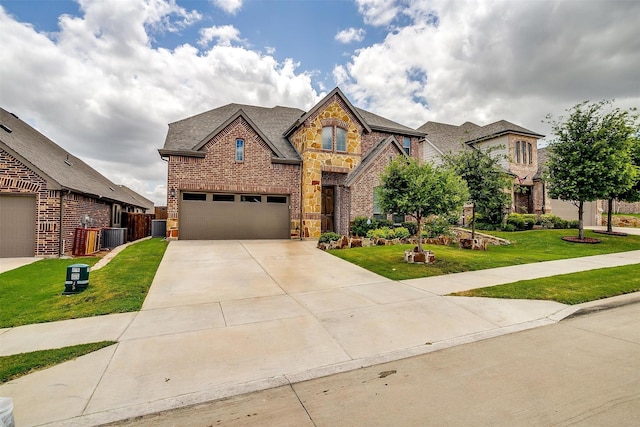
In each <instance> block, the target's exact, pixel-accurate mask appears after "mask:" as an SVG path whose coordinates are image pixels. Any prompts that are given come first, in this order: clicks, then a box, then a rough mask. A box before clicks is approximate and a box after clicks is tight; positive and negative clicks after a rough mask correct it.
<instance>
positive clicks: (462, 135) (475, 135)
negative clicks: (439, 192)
mask: <svg viewBox="0 0 640 427" xmlns="http://www.w3.org/2000/svg"><path fill="white" fill-rule="evenodd" d="M418 131H421V132H424V133H425V134H426V138H425V141H424V143H423V158H424V159H425V160H427V161H433V162H434V163H439V162H440V159H441V156H442V155H443V154H449V153H456V152H458V151H460V150H473V149H475V148H479V149H482V150H486V149H488V148H490V147H496V148H495V149H494V151H493V154H495V155H502V156H503V160H502V162H501V165H502V167H503V168H504V169H505V170H506V171H508V172H509V173H510V174H511V175H512V176H513V184H514V185H513V189H512V190H511V196H512V198H511V199H512V206H511V211H512V212H519V213H537V214H540V213H551V206H550V204H549V200H548V194H547V192H546V189H545V186H544V183H543V181H542V176H541V174H539V173H538V169H539V168H538V163H539V162H538V139H540V138H542V137H544V135H540V134H538V133H536V132H533V131H530V130H528V129H525V128H523V127H520V126H518V125H515V124H513V123H510V122H508V121H505V120H500V121H497V122H495V123H491V124H489V125H486V126H478V125H476V124H475V123H471V122H466V123H464V124H462V125H460V126H454V125H449V124H445V123H437V122H427V123H425V124H424V125H422V126H420V127H419V128H418Z"/></svg>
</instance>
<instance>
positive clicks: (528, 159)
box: [514, 141, 533, 165]
mask: <svg viewBox="0 0 640 427" xmlns="http://www.w3.org/2000/svg"><path fill="white" fill-rule="evenodd" d="M514 157H515V162H516V163H520V164H525V165H530V164H531V163H532V162H533V144H531V143H530V142H526V141H516V146H515V156H514Z"/></svg>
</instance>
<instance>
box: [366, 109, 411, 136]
mask: <svg viewBox="0 0 640 427" xmlns="http://www.w3.org/2000/svg"><path fill="white" fill-rule="evenodd" d="M356 111H358V113H360V116H362V118H363V119H364V120H365V121H366V122H367V124H368V125H369V127H371V129H372V130H377V131H382V132H390V133H399V134H403V135H410V136H420V137H423V136H424V132H420V131H417V130H414V129H411V128H410V127H408V126H404V125H401V124H400V123H396V122H394V121H393V120H389V119H387V118H385V117H382V116H378V115H377V114H373V113H371V112H369V111H366V110H363V109H362V108H357V107H356Z"/></svg>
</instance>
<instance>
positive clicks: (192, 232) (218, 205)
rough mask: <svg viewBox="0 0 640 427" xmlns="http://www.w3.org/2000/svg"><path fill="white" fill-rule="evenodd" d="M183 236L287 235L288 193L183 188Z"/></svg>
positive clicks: (219, 237) (197, 238) (262, 236)
mask: <svg viewBox="0 0 640 427" xmlns="http://www.w3.org/2000/svg"><path fill="white" fill-rule="evenodd" d="M181 199H182V200H181V201H180V230H179V238H180V239H182V240H230V239H288V238H289V237H290V229H289V227H290V222H289V196H283V195H267V194H218V193H215V194H214V193H189V192H183V193H182V197H181Z"/></svg>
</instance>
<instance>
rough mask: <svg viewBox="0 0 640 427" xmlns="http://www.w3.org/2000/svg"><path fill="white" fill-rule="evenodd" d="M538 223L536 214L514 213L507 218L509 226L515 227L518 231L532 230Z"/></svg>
mask: <svg viewBox="0 0 640 427" xmlns="http://www.w3.org/2000/svg"><path fill="white" fill-rule="evenodd" d="M537 221H538V218H537V217H536V215H534V214H518V213H512V214H509V216H508V217H507V224H511V225H513V226H514V227H515V228H516V230H519V231H521V230H532V229H533V226H534V225H535V224H536V222H537Z"/></svg>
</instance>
